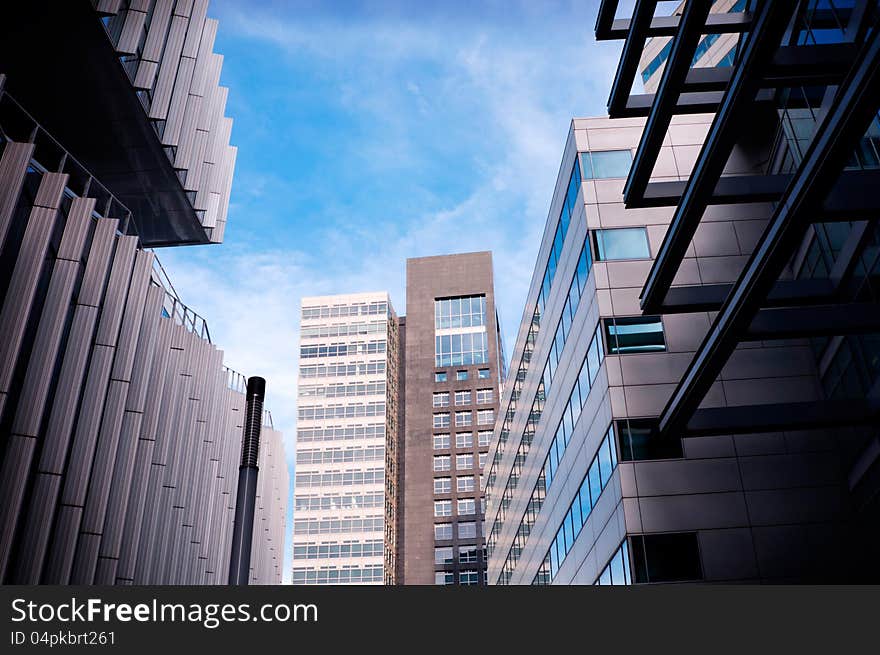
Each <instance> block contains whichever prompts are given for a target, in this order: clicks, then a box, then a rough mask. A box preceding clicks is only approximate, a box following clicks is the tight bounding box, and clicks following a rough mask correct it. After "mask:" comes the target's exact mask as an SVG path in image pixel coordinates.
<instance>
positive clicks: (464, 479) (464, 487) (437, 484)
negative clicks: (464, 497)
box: [434, 475, 477, 494]
mask: <svg viewBox="0 0 880 655" xmlns="http://www.w3.org/2000/svg"><path fill="white" fill-rule="evenodd" d="M455 490H456V491H457V492H458V493H469V492H473V491H477V487H476V482H475V481H474V476H473V475H459V476H458V477H456V478H455ZM434 493H435V494H449V493H452V478H434Z"/></svg>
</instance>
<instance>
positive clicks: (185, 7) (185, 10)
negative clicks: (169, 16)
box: [174, 0, 193, 18]
mask: <svg viewBox="0 0 880 655" xmlns="http://www.w3.org/2000/svg"><path fill="white" fill-rule="evenodd" d="M192 9H193V0H177V3H176V4H175V5H174V15H175V16H186V17H187V18H189V17H190V15H192Z"/></svg>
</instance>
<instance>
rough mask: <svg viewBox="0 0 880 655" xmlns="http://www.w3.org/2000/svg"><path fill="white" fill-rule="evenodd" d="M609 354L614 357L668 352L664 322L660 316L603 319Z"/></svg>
mask: <svg viewBox="0 0 880 655" xmlns="http://www.w3.org/2000/svg"><path fill="white" fill-rule="evenodd" d="M603 321H604V323H605V336H606V337H607V339H608V352H609V353H610V354H612V355H623V354H627V353H646V352H661V351H664V350H666V341H665V340H664V338H663V321H662V320H660V317H659V316H635V317H630V318H613V319H610V318H609V319H603Z"/></svg>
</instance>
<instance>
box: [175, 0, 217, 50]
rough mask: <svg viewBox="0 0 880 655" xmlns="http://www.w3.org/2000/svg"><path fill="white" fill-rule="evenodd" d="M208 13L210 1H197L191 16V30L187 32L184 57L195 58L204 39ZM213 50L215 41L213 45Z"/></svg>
mask: <svg viewBox="0 0 880 655" xmlns="http://www.w3.org/2000/svg"><path fill="white" fill-rule="evenodd" d="M207 12H208V0H195V2H194V3H193V7H192V13H191V14H190V29H189V30H187V34H186V41H185V43H184V45H183V56H184V57H195V56H196V53H197V52H198V49H199V45H200V43H201V40H202V38H204V37H203V31H202V27H203V25H204V23H205V15H206V14H207ZM211 47H212V48H213V47H214V46H213V40H212V45H211Z"/></svg>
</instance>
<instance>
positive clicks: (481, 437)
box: [434, 430, 492, 450]
mask: <svg viewBox="0 0 880 655" xmlns="http://www.w3.org/2000/svg"><path fill="white" fill-rule="evenodd" d="M477 439H478V445H479V446H480V448H484V447H486V446H488V445H489V442H490V441H491V440H492V431H491V430H480V431H479V432H477ZM450 447H451V443H450V435H449V434H448V433H447V434H435V435H434V450H446V449H448V448H450ZM455 447H456V448H473V447H474V433H473V432H456V433H455Z"/></svg>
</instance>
